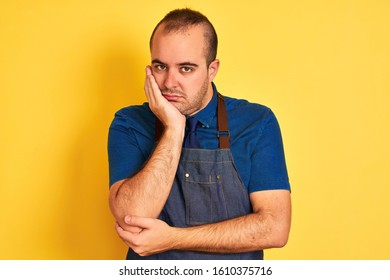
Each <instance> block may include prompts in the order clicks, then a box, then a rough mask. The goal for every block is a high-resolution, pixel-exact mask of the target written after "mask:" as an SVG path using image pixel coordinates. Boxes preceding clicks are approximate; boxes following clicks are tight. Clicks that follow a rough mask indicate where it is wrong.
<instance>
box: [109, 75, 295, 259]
mask: <svg viewBox="0 0 390 280" xmlns="http://www.w3.org/2000/svg"><path fill="white" fill-rule="evenodd" d="M145 93H146V96H147V99H148V101H149V106H150V109H151V110H152V111H153V113H154V114H155V115H156V116H157V117H158V118H159V119H160V121H161V122H162V123H163V125H164V127H165V130H164V133H163V135H162V137H161V139H160V141H159V143H158V144H157V146H156V148H155V150H154V151H153V153H152V155H151V157H150V158H149V160H148V161H147V162H146V164H145V165H144V167H143V168H142V169H141V170H140V171H139V172H138V173H136V174H135V175H134V176H132V177H130V178H127V179H124V180H121V181H118V182H116V183H114V184H113V185H112V186H111V189H110V196H109V204H110V208H111V211H112V213H113V215H114V217H115V219H116V220H117V223H116V230H117V233H118V235H119V236H120V237H121V239H122V240H123V241H124V243H126V244H127V245H128V246H129V247H130V248H131V249H133V250H134V251H135V252H136V253H137V254H139V255H141V256H147V255H152V254H156V253H161V252H164V251H168V250H191V251H203V252H211V253H238V252H248V251H255V250H262V249H267V248H273V247H282V246H284V245H285V244H286V243H287V240H288V235H289V231H290V224H291V199H290V192H289V191H288V190H270V191H257V192H253V193H251V194H250V201H251V204H252V207H253V213H251V214H248V215H244V216H241V217H238V218H234V219H230V220H226V221H222V222H218V223H213V224H207V225H201V226H195V227H188V228H175V227H171V226H169V225H168V224H166V223H165V222H163V221H161V220H159V219H157V217H158V215H159V214H160V212H161V210H162V209H163V207H164V204H165V202H166V200H167V198H168V195H169V193H170V189H171V186H172V183H173V180H174V177H175V173H176V169H177V166H178V162H179V159H180V153H181V146H182V142H183V137H184V128H185V116H184V115H182V114H181V113H180V112H179V111H178V110H177V109H176V108H175V107H174V106H173V105H172V104H170V103H169V102H168V101H167V100H166V99H165V98H164V97H163V96H162V95H161V92H160V90H159V88H158V85H157V83H156V82H155V80H154V77H153V75H152V74H151V71H150V69H149V68H147V75H146V80H145Z"/></svg>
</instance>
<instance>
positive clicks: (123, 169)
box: [108, 84, 290, 192]
mask: <svg viewBox="0 0 390 280" xmlns="http://www.w3.org/2000/svg"><path fill="white" fill-rule="evenodd" d="M213 88H214V94H213V97H212V99H211V101H210V102H209V104H208V105H207V106H206V107H205V108H204V109H203V110H201V111H199V112H198V113H197V114H195V115H194V117H195V118H197V119H198V120H199V121H200V123H201V125H200V126H199V127H198V128H197V132H196V133H197V137H198V140H199V143H200V146H201V148H202V149H218V137H217V89H216V87H215V85H214V84H213ZM225 104H226V111H227V116H228V126H229V130H230V149H231V152H232V156H233V161H234V165H235V167H236V169H237V172H238V174H239V176H240V177H241V180H242V182H243V183H244V185H245V186H246V188H247V189H248V192H255V191H261V190H275V189H286V190H290V184H289V180H288V175H287V168H286V163H285V157H284V151H283V143H282V137H281V133H280V128H279V124H278V121H277V119H276V117H275V115H274V114H273V112H272V111H271V110H270V109H269V108H267V107H265V106H263V105H260V104H255V103H250V102H248V101H246V100H240V99H235V98H231V97H226V96H225ZM155 121H156V118H155V116H154V114H153V113H152V112H151V110H150V109H149V105H148V103H144V104H143V105H136V106H129V107H126V108H123V109H121V110H119V111H118V112H117V113H116V114H115V117H114V120H113V121H112V123H111V126H110V129H109V135H108V159H109V172H110V186H111V185H112V184H113V183H115V182H117V181H119V180H122V179H125V178H128V177H130V176H132V175H133V174H135V173H136V172H137V171H138V170H140V169H141V168H142V166H143V165H144V163H145V161H146V160H147V159H148V158H149V156H150V155H151V153H152V151H153V149H154V146H155V141H154V128H155Z"/></svg>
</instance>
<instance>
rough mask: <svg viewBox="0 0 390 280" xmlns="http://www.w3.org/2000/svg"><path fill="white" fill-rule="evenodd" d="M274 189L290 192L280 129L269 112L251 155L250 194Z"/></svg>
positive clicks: (272, 114)
mask: <svg viewBox="0 0 390 280" xmlns="http://www.w3.org/2000/svg"><path fill="white" fill-rule="evenodd" d="M274 189H286V190H290V183H289V179H288V174H287V167H286V161H285V156H284V149H283V141H282V135H281V132H280V127H279V124H278V121H277V119H276V117H275V115H274V113H273V112H272V111H271V110H269V112H268V114H267V115H266V116H265V119H264V126H262V127H261V128H260V131H259V137H258V139H257V142H256V145H255V149H254V151H253V153H252V155H251V178H250V182H249V192H254V191H260V190H274Z"/></svg>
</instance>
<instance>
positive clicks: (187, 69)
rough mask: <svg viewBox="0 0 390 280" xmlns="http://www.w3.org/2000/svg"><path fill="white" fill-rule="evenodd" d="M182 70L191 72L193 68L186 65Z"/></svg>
mask: <svg viewBox="0 0 390 280" xmlns="http://www.w3.org/2000/svg"><path fill="white" fill-rule="evenodd" d="M181 71H183V72H184V73H189V72H192V68H191V67H188V66H184V67H182V68H181Z"/></svg>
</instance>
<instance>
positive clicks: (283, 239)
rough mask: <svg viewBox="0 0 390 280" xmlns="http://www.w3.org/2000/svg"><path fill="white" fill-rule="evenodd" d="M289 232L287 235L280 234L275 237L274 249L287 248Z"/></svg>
mask: <svg viewBox="0 0 390 280" xmlns="http://www.w3.org/2000/svg"><path fill="white" fill-rule="evenodd" d="M288 236H289V234H288V232H287V233H279V234H276V235H275V237H274V238H273V240H272V246H271V247H272V248H282V247H284V246H286V244H287V242H288Z"/></svg>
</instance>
